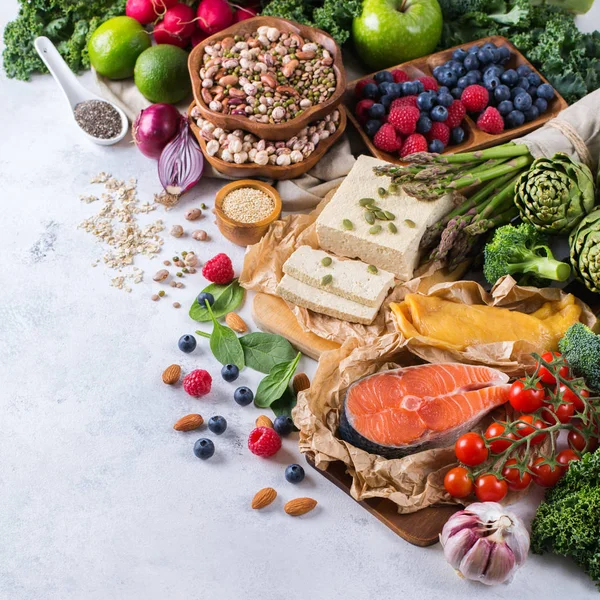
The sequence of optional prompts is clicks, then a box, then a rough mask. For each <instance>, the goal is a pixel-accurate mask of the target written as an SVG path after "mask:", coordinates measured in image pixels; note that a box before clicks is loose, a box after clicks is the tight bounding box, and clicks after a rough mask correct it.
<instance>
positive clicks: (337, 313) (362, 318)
mask: <svg viewBox="0 0 600 600" xmlns="http://www.w3.org/2000/svg"><path fill="white" fill-rule="evenodd" d="M277 294H278V295H279V296H281V297H282V298H283V299H284V300H287V301H288V302H291V303H292V304H297V305H298V306H302V307H303V308H308V309H310V310H314V311H315V312H318V313H321V314H324V315H329V316H330V317H335V318H336V319H343V320H344V321H350V323H362V324H363V325H369V324H370V323H372V322H373V320H374V319H375V317H376V316H377V313H378V312H379V308H378V307H375V306H365V305H364V304H359V303H358V302H354V301H353V300H348V299H347V298H342V297H341V296H336V295H335V294H332V293H331V292H325V291H324V290H319V289H317V288H314V287H312V286H311V285H308V284H306V283H303V282H302V281H300V280H298V279H294V278H293V277H290V276H289V275H284V276H283V279H282V280H281V281H280V282H279V285H278V286H277Z"/></svg>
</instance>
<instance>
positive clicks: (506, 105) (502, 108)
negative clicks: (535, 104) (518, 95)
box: [497, 100, 515, 117]
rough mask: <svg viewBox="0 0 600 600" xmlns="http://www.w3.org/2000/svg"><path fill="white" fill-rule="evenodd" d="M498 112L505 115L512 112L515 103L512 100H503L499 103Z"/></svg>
mask: <svg viewBox="0 0 600 600" xmlns="http://www.w3.org/2000/svg"><path fill="white" fill-rule="evenodd" d="M497 108H498V112H499V113H500V114H501V115H502V116H503V117H505V116H506V115H507V114H508V113H510V112H512V111H513V110H514V109H515V107H514V105H513V103H512V102H511V101H510V100H502V102H500V103H499V104H498V107H497Z"/></svg>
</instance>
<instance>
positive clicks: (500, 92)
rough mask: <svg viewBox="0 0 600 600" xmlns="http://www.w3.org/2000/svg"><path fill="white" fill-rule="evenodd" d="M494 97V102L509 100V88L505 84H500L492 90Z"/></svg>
mask: <svg viewBox="0 0 600 600" xmlns="http://www.w3.org/2000/svg"><path fill="white" fill-rule="evenodd" d="M494 98H495V99H496V102H502V101H503V100H510V89H509V88H508V86H507V85H503V84H500V85H499V86H498V87H497V88H496V89H495V90H494Z"/></svg>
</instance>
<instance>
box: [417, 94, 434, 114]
mask: <svg viewBox="0 0 600 600" xmlns="http://www.w3.org/2000/svg"><path fill="white" fill-rule="evenodd" d="M433 105H434V98H433V94H431V93H430V92H422V93H421V94H419V95H418V96H417V106H418V107H419V108H420V109H421V110H424V111H426V112H428V111H430V110H431V109H432V108H433Z"/></svg>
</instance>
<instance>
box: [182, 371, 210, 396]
mask: <svg viewBox="0 0 600 600" xmlns="http://www.w3.org/2000/svg"><path fill="white" fill-rule="evenodd" d="M211 385H212V377H211V376H210V373H209V372H208V371H205V370H204V369H196V370H195V371H192V372H191V373H188V374H187V375H186V376H185V377H184V378H183V389H184V390H185V391H186V392H187V393H188V394H189V395H190V396H195V397H196V398H198V397H199V396H206V394H208V392H210V386H211Z"/></svg>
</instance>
